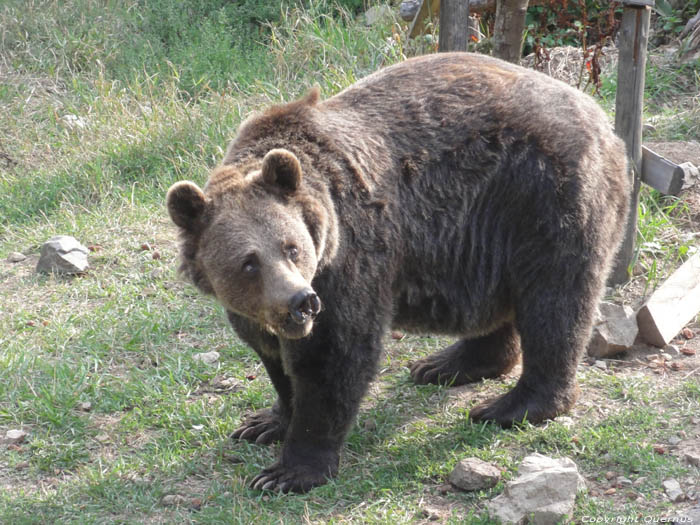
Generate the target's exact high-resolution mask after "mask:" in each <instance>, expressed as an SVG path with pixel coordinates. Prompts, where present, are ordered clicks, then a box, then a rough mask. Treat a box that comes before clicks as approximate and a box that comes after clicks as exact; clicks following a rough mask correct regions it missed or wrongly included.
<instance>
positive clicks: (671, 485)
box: [662, 479, 685, 503]
mask: <svg viewBox="0 0 700 525" xmlns="http://www.w3.org/2000/svg"><path fill="white" fill-rule="evenodd" d="M662 486H663V488H664V492H666V496H668V499H670V500H671V501H672V502H673V503H678V502H679V501H683V500H684V499H685V494H683V490H682V489H681V484H680V483H678V481H677V480H675V479H667V480H665V481H664V482H663V483H662Z"/></svg>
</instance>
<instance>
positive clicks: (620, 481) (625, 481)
mask: <svg viewBox="0 0 700 525" xmlns="http://www.w3.org/2000/svg"><path fill="white" fill-rule="evenodd" d="M616 483H617V486H618V487H629V486H631V485H632V480H631V479H629V478H625V477H623V476H620V477H619V478H617V481H616Z"/></svg>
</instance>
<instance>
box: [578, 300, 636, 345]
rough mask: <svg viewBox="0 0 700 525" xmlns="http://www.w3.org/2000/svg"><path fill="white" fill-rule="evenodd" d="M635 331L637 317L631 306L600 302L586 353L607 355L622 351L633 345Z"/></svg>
mask: <svg viewBox="0 0 700 525" xmlns="http://www.w3.org/2000/svg"><path fill="white" fill-rule="evenodd" d="M637 332H638V329H637V318H636V317H635V314H634V310H632V308H630V307H629V306H618V305H616V304H613V303H606V302H602V303H600V305H599V306H598V319H597V320H596V324H595V326H594V327H593V335H592V336H591V340H590V342H589V343H588V355H590V356H593V357H608V356H611V355H614V354H618V353H620V352H624V351H625V350H628V349H630V348H631V347H632V346H633V345H634V340H635V339H636V338H637Z"/></svg>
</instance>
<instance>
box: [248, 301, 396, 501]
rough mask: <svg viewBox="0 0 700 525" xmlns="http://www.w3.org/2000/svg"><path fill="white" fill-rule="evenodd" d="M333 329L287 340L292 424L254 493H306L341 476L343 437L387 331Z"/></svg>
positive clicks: (355, 327)
mask: <svg viewBox="0 0 700 525" xmlns="http://www.w3.org/2000/svg"><path fill="white" fill-rule="evenodd" d="M325 313H326V314H327V315H328V311H326V312H325ZM329 328H330V329H329V330H322V329H321V328H320V327H316V328H315V329H314V333H313V336H312V338H311V340H309V339H305V340H299V341H289V342H288V347H287V348H283V350H282V352H283V353H284V355H285V366H286V368H287V369H288V370H290V377H291V378H292V389H293V392H294V397H293V399H294V406H293V410H292V420H291V421H290V424H289V429H288V430H287V434H286V435H285V439H284V445H283V447H282V455H281V457H280V459H279V461H277V463H275V464H273V465H272V466H270V467H268V468H266V469H265V470H263V471H262V473H260V474H259V475H258V476H256V477H255V478H254V479H253V481H252V483H251V485H252V487H253V488H254V489H259V490H280V491H282V492H306V491H308V490H309V489H311V488H312V487H315V486H318V485H323V484H324V483H326V482H327V481H328V479H329V478H332V477H334V476H335V475H336V474H337V472H338V466H339V460H340V449H341V448H342V445H343V441H344V439H345V435H346V434H347V432H348V431H349V429H350V427H351V425H352V422H353V420H354V417H355V415H356V413H357V410H358V408H359V406H360V401H361V399H362V396H363V395H364V393H365V391H366V389H367V386H368V385H369V382H370V381H371V379H372V378H373V377H374V373H375V370H376V366H377V362H378V360H379V355H380V353H381V346H380V345H381V338H380V336H379V335H375V334H381V333H383V330H376V331H372V330H371V328H370V333H369V334H367V333H362V332H359V331H360V330H362V329H364V328H365V327H364V326H362V327H359V326H352V327H351V328H347V327H342V328H341V327H340V326H338V327H329ZM373 332H374V333H373Z"/></svg>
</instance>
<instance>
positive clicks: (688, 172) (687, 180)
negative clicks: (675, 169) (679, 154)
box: [678, 162, 700, 189]
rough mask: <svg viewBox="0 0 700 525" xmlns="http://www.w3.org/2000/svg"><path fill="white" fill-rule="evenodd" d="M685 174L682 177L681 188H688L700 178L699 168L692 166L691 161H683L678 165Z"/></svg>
mask: <svg viewBox="0 0 700 525" xmlns="http://www.w3.org/2000/svg"><path fill="white" fill-rule="evenodd" d="M678 166H679V167H680V168H681V169H682V170H683V173H684V174H685V177H684V178H683V189H688V188H690V187H692V186H695V184H697V182H698V179H700V168H698V167H696V166H694V165H693V164H692V163H691V162H684V163H683V164H679V165H678Z"/></svg>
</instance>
